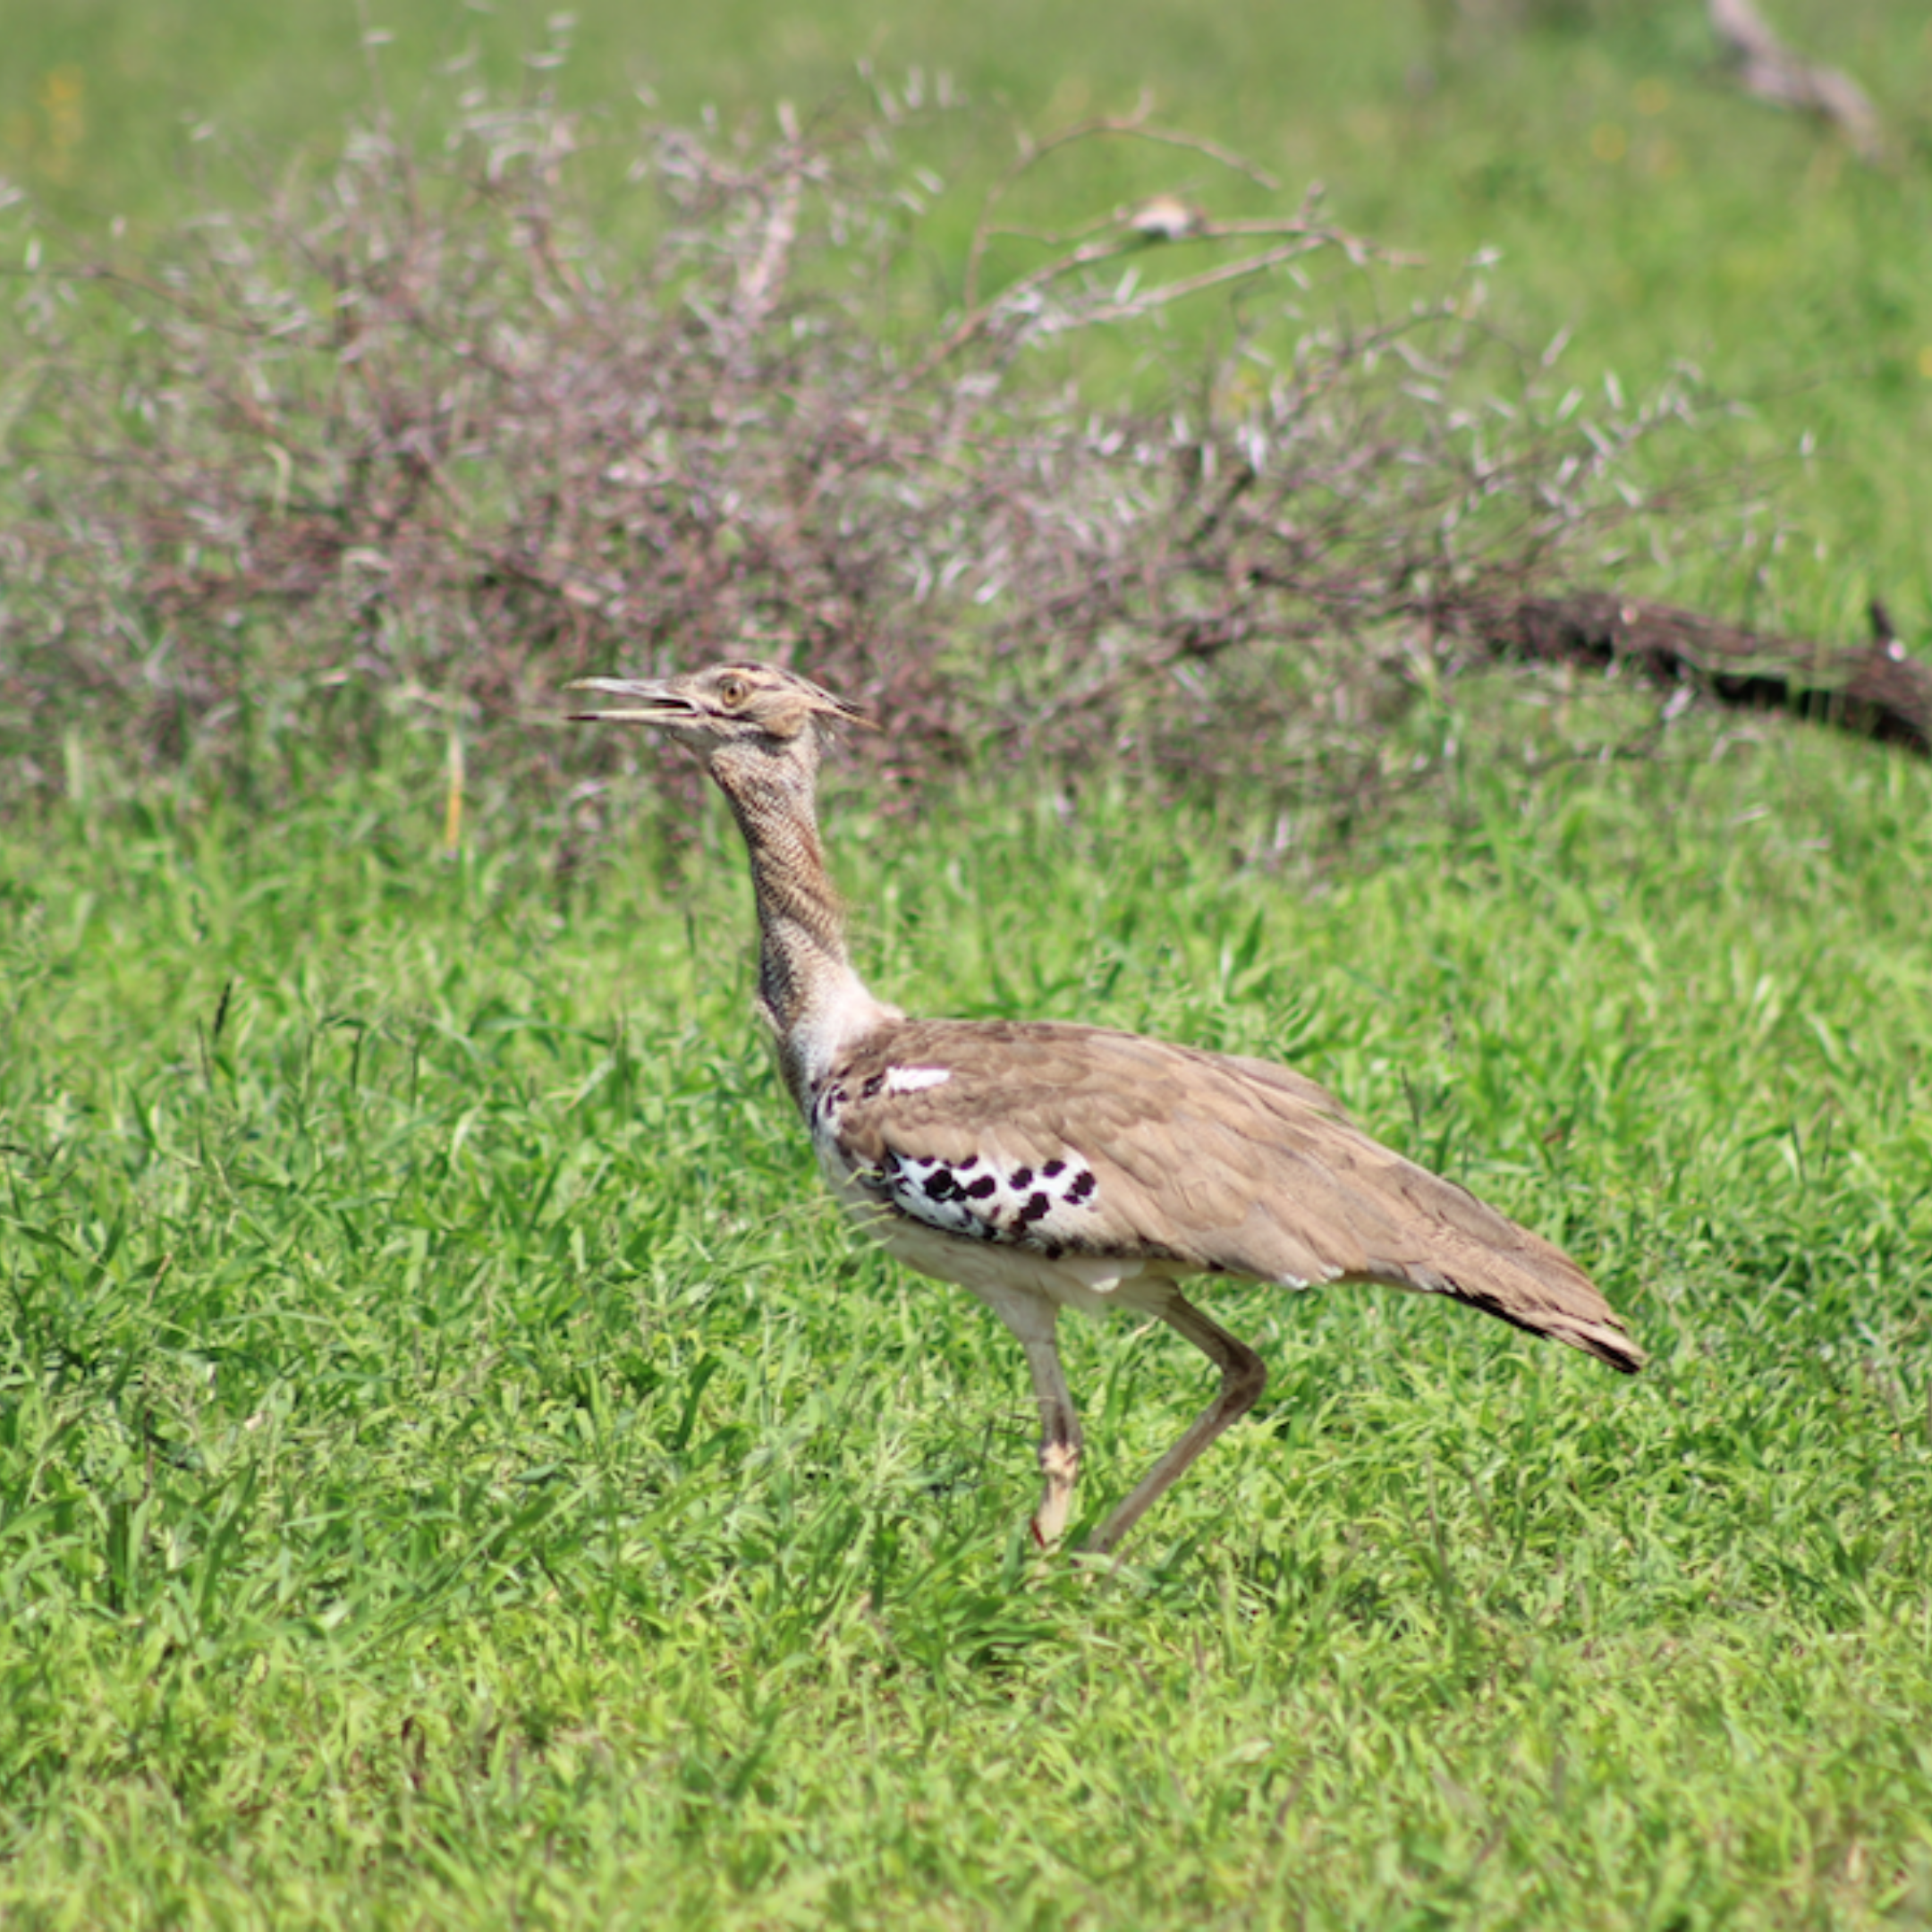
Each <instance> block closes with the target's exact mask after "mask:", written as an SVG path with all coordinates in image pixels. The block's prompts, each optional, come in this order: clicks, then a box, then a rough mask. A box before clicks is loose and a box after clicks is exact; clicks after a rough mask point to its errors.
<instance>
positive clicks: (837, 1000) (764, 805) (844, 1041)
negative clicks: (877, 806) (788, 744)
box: [711, 747, 899, 1113]
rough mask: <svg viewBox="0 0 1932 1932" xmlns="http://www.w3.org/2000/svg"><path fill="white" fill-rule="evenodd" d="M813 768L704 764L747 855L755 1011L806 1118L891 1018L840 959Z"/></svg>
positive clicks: (839, 921) (806, 762)
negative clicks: (848, 1058) (829, 1074)
mask: <svg viewBox="0 0 1932 1932" xmlns="http://www.w3.org/2000/svg"><path fill="white" fill-rule="evenodd" d="M816 767H817V760H816V758H815V757H814V756H813V755H812V748H807V747H801V751H800V755H799V756H798V757H797V758H795V759H787V760H784V761H775V760H769V759H764V760H760V761H759V764H758V767H746V766H742V765H740V764H739V763H737V762H735V761H733V760H732V759H730V758H714V759H713V760H712V762H711V775H712V776H713V777H714V778H715V779H716V781H717V783H718V785H719V787H720V789H721V790H722V791H723V792H724V795H725V797H726V798H728V799H729V800H730V801H731V806H732V810H733V813H734V814H735V815H736V817H737V819H738V826H739V829H740V830H741V832H742V833H743V834H744V841H745V845H746V847H747V848H748V850H749V851H750V855H751V885H752V890H753V892H754V893H755V894H756V896H757V900H758V941H759V945H758V1007H759V1010H760V1011H761V1012H762V1013H763V1014H764V1016H765V1019H766V1021H767V1024H768V1025H769V1026H770V1028H771V1030H772V1032H773V1034H774V1036H775V1038H776V1040H777V1044H778V1063H779V1066H780V1069H781V1070H782V1072H784V1080H785V1085H786V1086H787V1087H788V1088H790V1089H791V1090H792V1098H793V1099H794V1100H796V1101H797V1102H798V1104H799V1106H800V1108H801V1111H804V1112H807V1113H809V1110H810V1106H811V1097H812V1094H813V1092H814V1090H815V1089H816V1088H817V1087H818V1082H819V1080H821V1079H823V1078H824V1076H825V1073H826V1071H827V1069H828V1068H829V1066H830V1065H831V1063H832V1062H833V1061H834V1059H835V1057H836V1056H837V1055H838V1054H839V1053H840V1052H841V1050H842V1049H843V1048H844V1047H848V1046H850V1045H852V1044H853V1043H854V1042H855V1041H857V1040H858V1039H860V1038H863V1037H864V1036H865V1035H866V1034H867V1033H869V1032H870V1031H871V1030H873V1029H874V1028H875V1027H877V1026H878V1025H879V1024H880V1023H881V1022H882V1021H886V1020H891V1019H896V1018H898V1017H899V1014H898V1013H897V1011H896V1009H894V1008H893V1007H890V1006H887V1005H885V1004H883V1003H882V1002H881V1001H879V1000H877V999H875V998H874V997H873V996H872V995H871V994H870V993H869V992H868V991H867V989H866V987H865V984H864V982H863V981H862V980H861V979H860V978H859V975H858V974H857V973H856V972H854V971H853V970H852V962H851V960H850V959H849V958H848V957H847V954H846V951H845V909H844V907H843V904H841V902H840V901H839V896H838V892H837V889H836V888H835V886H834V885H833V884H832V877H831V874H830V873H829V872H827V871H826V862H825V852H824V848H823V847H822V846H821V845H820V844H819V842H818V814H817V810H816V808H815V801H814V781H815V778H816V776H817V769H816Z"/></svg>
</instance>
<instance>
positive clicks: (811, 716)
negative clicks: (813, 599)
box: [570, 664, 868, 790]
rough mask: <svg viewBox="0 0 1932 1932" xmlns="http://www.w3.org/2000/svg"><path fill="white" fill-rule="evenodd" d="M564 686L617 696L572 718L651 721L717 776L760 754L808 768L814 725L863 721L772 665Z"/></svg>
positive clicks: (745, 768)
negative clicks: (606, 705)
mask: <svg viewBox="0 0 1932 1932" xmlns="http://www.w3.org/2000/svg"><path fill="white" fill-rule="evenodd" d="M570 689H571V690H572V691H597V692H599V693H600V694H602V695H603V696H605V697H606V698H617V699H623V700H625V701H624V702H623V704H622V705H619V706H614V707H611V708H606V709H605V710H602V711H573V712H572V713H571V714H570V715H571V716H572V719H574V720H577V721H579V722H582V723H587V724H648V725H652V726H654V727H655V728H656V729H657V730H658V731H662V732H666V733H669V734H670V735H671V736H672V737H674V738H675V739H677V740H678V741H679V742H680V743H682V744H686V745H689V746H690V747H691V750H694V751H696V752H697V753H698V754H699V756H700V757H701V758H703V759H704V761H705V763H706V764H707V765H708V766H709V767H710V768H711V771H712V773H713V774H714V775H716V776H717V777H718V778H719V779H720V781H721V782H723V781H724V779H725V777H726V775H727V773H731V772H737V773H741V774H746V775H749V773H750V771H751V770H754V769H756V768H757V767H758V766H759V765H760V764H762V763H765V762H767V761H769V762H770V763H771V764H774V765H793V766H796V765H799V764H803V765H804V766H805V767H806V768H807V770H808V771H809V770H811V769H812V768H814V767H816V765H817V763H818V727H819V726H820V725H826V724H865V723H867V722H868V721H867V719H866V717H865V716H864V715H863V713H861V712H860V711H858V710H856V709H854V708H853V707H852V706H851V705H849V704H847V703H846V702H845V700H844V699H842V698H835V697H834V696H833V695H832V693H831V692H830V691H825V690H822V689H821V688H820V687H819V686H818V685H817V684H814V683H813V682H811V681H810V679H809V678H801V677H800V676H799V675H798V674H796V673H795V672H792V671H784V670H781V669H779V667H778V666H777V665H762V664H721V665H708V666H707V668H706V669H704V670H702V671H686V672H682V673H680V674H678V675H677V676H676V677H667V678H608V677H593V678H580V679H578V680H577V682H575V683H573V684H572V685H571V686H570ZM726 788H727V790H728V789H731V788H730V786H729V785H728V784H727V787H726Z"/></svg>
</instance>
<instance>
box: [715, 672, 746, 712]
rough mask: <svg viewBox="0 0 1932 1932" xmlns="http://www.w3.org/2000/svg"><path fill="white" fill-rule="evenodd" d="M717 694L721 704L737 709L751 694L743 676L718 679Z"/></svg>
mask: <svg viewBox="0 0 1932 1932" xmlns="http://www.w3.org/2000/svg"><path fill="white" fill-rule="evenodd" d="M717 694H718V702H719V703H720V704H722V705H725V706H728V707H729V708H731V709H732V710H733V711H735V710H736V709H737V708H738V707H739V706H740V705H741V704H742V703H743V702H744V701H745V699H746V698H747V697H749V696H750V686H749V685H748V684H746V682H745V681H744V680H743V679H742V678H741V677H728V678H721V679H720V680H719V681H718V688H717Z"/></svg>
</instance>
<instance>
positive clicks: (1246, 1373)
mask: <svg viewBox="0 0 1932 1932" xmlns="http://www.w3.org/2000/svg"><path fill="white" fill-rule="evenodd" d="M1155 1312H1156V1313H1157V1315H1158V1316H1159V1317H1160V1318H1161V1319H1162V1320H1163V1321H1164V1322H1165V1323H1166V1324H1167V1326H1169V1327H1170V1328H1172V1329H1173V1330H1174V1332H1175V1333H1176V1334H1177V1335H1185V1336H1186V1337H1187V1339H1188V1340H1189V1341H1190V1342H1191V1343H1193V1344H1194V1346H1195V1347H1196V1348H1198V1349H1199V1350H1200V1352H1202V1353H1203V1354H1204V1355H1207V1356H1208V1357H1209V1358H1210V1359H1211V1360H1213V1361H1214V1362H1216V1364H1217V1365H1218V1367H1219V1368H1220V1370H1221V1393H1220V1394H1218V1395H1216V1397H1215V1399H1214V1401H1213V1402H1209V1403H1208V1406H1207V1408H1206V1409H1204V1410H1203V1411H1201V1412H1200V1414H1199V1416H1197V1417H1196V1418H1195V1419H1194V1420H1193V1422H1192V1423H1191V1424H1190V1425H1189V1427H1188V1429H1187V1431H1186V1433H1185V1434H1184V1435H1183V1436H1182V1437H1181V1439H1180V1441H1179V1442H1177V1443H1176V1444H1175V1445H1174V1447H1173V1448H1172V1449H1170V1450H1169V1451H1168V1452H1167V1453H1166V1454H1165V1455H1164V1456H1163V1457H1162V1458H1161V1459H1160V1461H1159V1462H1157V1463H1156V1464H1155V1465H1154V1467H1153V1468H1152V1469H1150V1470H1148V1472H1147V1474H1146V1475H1145V1476H1143V1477H1142V1478H1141V1479H1140V1481H1139V1482H1138V1483H1136V1484H1135V1485H1134V1487H1133V1490H1132V1492H1131V1494H1130V1495H1129V1496H1128V1497H1127V1500H1126V1501H1125V1502H1124V1503H1123V1504H1120V1506H1119V1507H1118V1508H1117V1509H1115V1510H1114V1513H1113V1514H1112V1515H1111V1516H1109V1517H1108V1518H1107V1520H1106V1521H1105V1522H1104V1523H1102V1524H1101V1525H1100V1527H1099V1528H1098V1529H1097V1530H1095V1531H1094V1533H1093V1534H1092V1535H1091V1536H1090V1537H1089V1538H1088V1539H1087V1547H1088V1548H1089V1550H1091V1551H1093V1552H1094V1553H1095V1554H1096V1555H1106V1552H1107V1551H1109V1550H1111V1549H1113V1548H1114V1546H1115V1545H1116V1544H1118V1543H1119V1542H1120V1541H1121V1539H1122V1538H1123V1537H1125V1535H1126V1534H1127V1532H1128V1531H1129V1530H1131V1529H1132V1528H1133V1526H1134V1525H1135V1524H1136V1523H1137V1522H1139V1521H1140V1518H1141V1516H1142V1515H1143V1514H1144V1513H1146V1511H1147V1510H1148V1507H1149V1505H1151V1504H1153V1502H1154V1501H1155V1499H1156V1498H1157V1497H1158V1496H1160V1495H1161V1493H1162V1492H1163V1491H1164V1490H1165V1488H1166V1487H1168V1485H1169V1484H1170V1483H1172V1482H1173V1481H1174V1479H1176V1478H1177V1477H1178V1476H1180V1475H1181V1474H1182V1471H1183V1470H1185V1469H1186V1468H1187V1466H1188V1464H1189V1463H1191V1462H1192V1461H1193V1460H1194V1458H1195V1457H1196V1456H1198V1455H1199V1453H1201V1451H1202V1450H1203V1449H1205V1448H1206V1447H1207V1446H1208V1444H1209V1443H1211V1442H1212V1441H1213V1440H1214V1439H1215V1437H1216V1436H1218V1435H1219V1434H1220V1433H1221V1432H1222V1430H1223V1429H1224V1428H1227V1427H1228V1425H1229V1424H1230V1423H1231V1422H1236V1421H1238V1420H1240V1419H1241V1417H1242V1416H1244V1415H1246V1414H1247V1413H1248V1411H1250V1409H1252V1408H1253V1407H1254V1405H1255V1404H1256V1402H1258V1401H1259V1400H1260V1399H1261V1391H1262V1390H1263V1389H1264V1388H1266V1387H1267V1364H1266V1363H1264V1362H1263V1361H1262V1360H1261V1358H1260V1357H1259V1356H1258V1355H1257V1354H1256V1353H1255V1352H1254V1351H1253V1350H1252V1349H1251V1348H1250V1347H1249V1346H1248V1344H1247V1343H1245V1342H1242V1341H1240V1340H1238V1339H1237V1338H1236V1337H1235V1336H1233V1335H1230V1334H1229V1333H1228V1332H1227V1330H1226V1329H1225V1328H1224V1327H1222V1326H1221V1325H1220V1323H1219V1322H1216V1321H1210V1320H1209V1319H1208V1317H1207V1316H1205V1315H1203V1314H1202V1313H1201V1311H1200V1310H1199V1309H1198V1308H1196V1307H1195V1306H1194V1304H1193V1303H1192V1302H1191V1301H1187V1300H1185V1299H1184V1298H1183V1297H1182V1296H1181V1295H1179V1294H1176V1295H1175V1296H1174V1298H1173V1300H1172V1301H1168V1302H1166V1303H1165V1305H1164V1306H1163V1307H1161V1308H1159V1309H1156V1310H1155ZM1063 1386H1064V1385H1063ZM1041 1456H1042V1460H1043V1461H1044V1459H1045V1449H1044V1447H1043V1448H1042V1451H1041Z"/></svg>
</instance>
